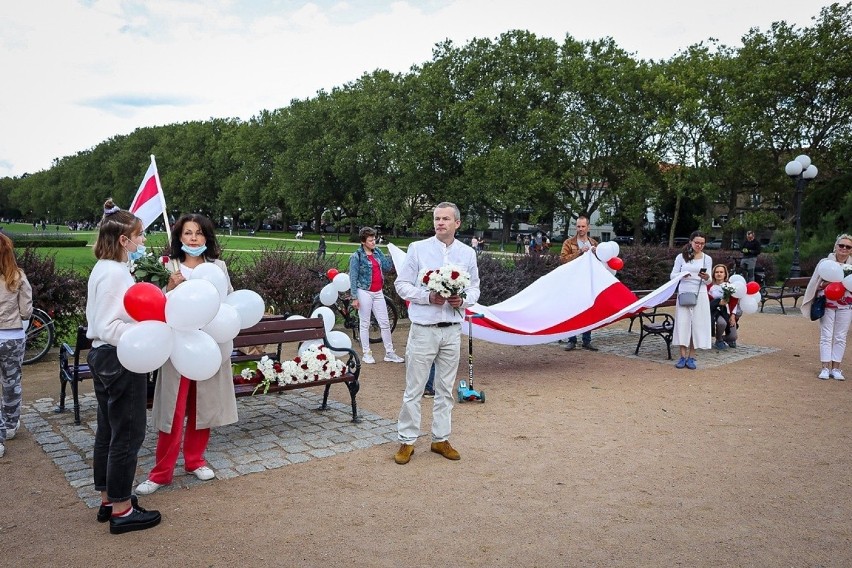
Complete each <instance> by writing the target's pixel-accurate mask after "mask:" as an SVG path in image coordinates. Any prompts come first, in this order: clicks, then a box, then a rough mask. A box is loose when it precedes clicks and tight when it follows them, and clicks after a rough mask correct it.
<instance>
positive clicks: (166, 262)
mask: <svg viewBox="0 0 852 568" xmlns="http://www.w3.org/2000/svg"><path fill="white" fill-rule="evenodd" d="M170 260H171V258H169V257H168V255H163V256H161V257H160V262H162V263H163V264H164V265H166V264H168V263H169V261H170Z"/></svg>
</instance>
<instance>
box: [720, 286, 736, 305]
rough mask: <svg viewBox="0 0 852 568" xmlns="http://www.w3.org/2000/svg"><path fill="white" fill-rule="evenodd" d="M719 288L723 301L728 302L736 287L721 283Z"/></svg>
mask: <svg viewBox="0 0 852 568" xmlns="http://www.w3.org/2000/svg"><path fill="white" fill-rule="evenodd" d="M719 287H720V288H722V298H723V299H724V300H725V301H728V300H730V299H731V296H733V295H734V293H735V292H736V291H737V289H736V287H735V286H734V285H733V284H731V283H730V282H722V284H721V285H720V286H719Z"/></svg>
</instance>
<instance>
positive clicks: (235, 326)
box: [201, 303, 242, 343]
mask: <svg viewBox="0 0 852 568" xmlns="http://www.w3.org/2000/svg"><path fill="white" fill-rule="evenodd" d="M241 325H242V320H241V319H240V314H238V313H237V309H236V308H235V307H234V306H232V305H230V304H225V303H222V304H220V305H219V311H218V312H217V313H216V317H214V318H213V319H212V320H211V321H210V323H208V324H207V325H205V326H204V327H202V328H201V331H203V332H204V333H206V334H208V335H209V336H210V337H212V338H213V340H214V341H216V343H224V342H225V341H228V340H231V339H233V338H235V337H236V336H237V334H238V333H240V327H241Z"/></svg>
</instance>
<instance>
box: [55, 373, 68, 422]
mask: <svg viewBox="0 0 852 568" xmlns="http://www.w3.org/2000/svg"><path fill="white" fill-rule="evenodd" d="M59 384H60V385H61V386H60V388H59V405H58V406H57V407H56V408H55V409H54V412H55V413H57V414H59V413H60V412H65V387H66V386H67V385H68V381H66V380H64V379H63V378H62V375H59Z"/></svg>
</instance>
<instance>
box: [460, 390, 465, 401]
mask: <svg viewBox="0 0 852 568" xmlns="http://www.w3.org/2000/svg"><path fill="white" fill-rule="evenodd" d="M462 402H464V397H463V396H462V393H461V391H459V403H462Z"/></svg>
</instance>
